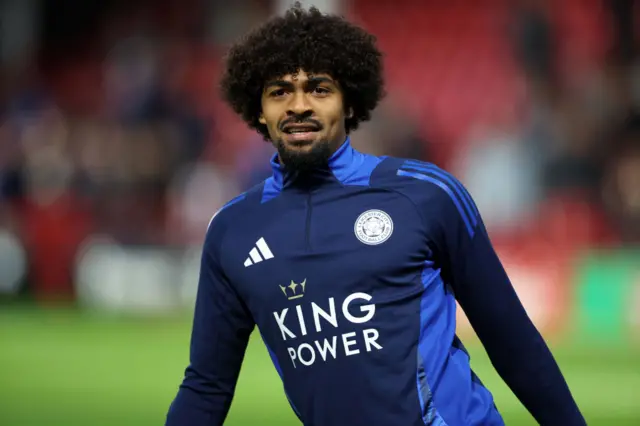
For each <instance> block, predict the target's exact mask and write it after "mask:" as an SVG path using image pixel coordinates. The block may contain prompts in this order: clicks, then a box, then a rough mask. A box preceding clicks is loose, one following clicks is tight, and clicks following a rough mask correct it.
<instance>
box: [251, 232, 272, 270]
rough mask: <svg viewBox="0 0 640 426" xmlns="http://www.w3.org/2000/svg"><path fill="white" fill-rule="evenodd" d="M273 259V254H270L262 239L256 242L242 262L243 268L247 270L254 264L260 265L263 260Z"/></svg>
mask: <svg viewBox="0 0 640 426" xmlns="http://www.w3.org/2000/svg"><path fill="white" fill-rule="evenodd" d="M273 257H274V256H273V253H271V250H270V249H269V246H268V245H267V242H266V241H265V240H264V238H260V239H259V240H258V241H257V242H256V246H255V247H254V248H252V249H251V251H250V252H249V257H247V259H246V260H245V261H244V267H245V268H247V267H249V266H251V265H253V264H255V263H260V262H262V261H263V260H268V259H273Z"/></svg>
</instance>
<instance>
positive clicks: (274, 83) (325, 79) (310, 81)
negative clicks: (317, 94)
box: [264, 76, 336, 90]
mask: <svg viewBox="0 0 640 426" xmlns="http://www.w3.org/2000/svg"><path fill="white" fill-rule="evenodd" d="M320 83H329V84H334V85H335V84H336V82H335V80H333V79H332V78H329V77H323V76H319V77H315V76H314V77H311V78H309V79H308V80H307V81H305V82H304V84H305V85H318V84H320ZM273 86H279V87H283V88H285V87H286V88H291V87H293V83H292V82H291V81H286V80H271V81H269V82H267V84H265V85H264V88H265V90H266V89H268V88H270V87H273Z"/></svg>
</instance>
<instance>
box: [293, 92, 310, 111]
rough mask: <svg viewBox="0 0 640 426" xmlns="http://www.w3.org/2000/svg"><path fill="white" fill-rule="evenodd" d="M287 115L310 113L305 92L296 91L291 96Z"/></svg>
mask: <svg viewBox="0 0 640 426" xmlns="http://www.w3.org/2000/svg"><path fill="white" fill-rule="evenodd" d="M287 112H288V115H310V114H311V113H312V112H313V111H312V108H311V104H310V103H309V100H308V99H307V95H306V93H304V92H303V91H297V92H296V93H295V94H294V96H292V98H291V103H290V104H289V110H288V111H287Z"/></svg>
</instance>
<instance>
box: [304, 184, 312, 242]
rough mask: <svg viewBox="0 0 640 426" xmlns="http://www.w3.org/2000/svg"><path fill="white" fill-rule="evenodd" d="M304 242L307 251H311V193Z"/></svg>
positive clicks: (308, 199)
mask: <svg viewBox="0 0 640 426" xmlns="http://www.w3.org/2000/svg"><path fill="white" fill-rule="evenodd" d="M304 241H305V247H306V249H307V250H311V193H309V194H307V221H306V224H305V239H304Z"/></svg>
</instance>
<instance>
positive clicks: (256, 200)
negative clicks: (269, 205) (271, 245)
mask: <svg viewBox="0 0 640 426" xmlns="http://www.w3.org/2000/svg"><path fill="white" fill-rule="evenodd" d="M264 185H265V182H262V183H260V184H258V185H255V186H254V187H252V188H251V189H249V190H248V191H246V192H243V193H242V194H239V195H238V196H236V197H234V198H232V199H231V200H229V201H228V202H226V203H225V204H224V205H223V206H222V207H221V208H220V209H218V211H216V212H215V213H214V214H213V215H212V216H211V220H210V221H209V225H208V226H207V231H206V238H205V245H206V246H208V247H210V248H211V247H215V246H218V245H220V244H221V243H222V240H223V238H224V236H225V235H226V234H227V233H228V231H229V230H230V229H233V228H235V227H237V224H238V223H243V221H244V219H245V218H246V217H247V215H250V214H251V213H252V212H254V211H255V207H256V206H257V205H259V204H260V199H261V194H262V191H263V188H264Z"/></svg>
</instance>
